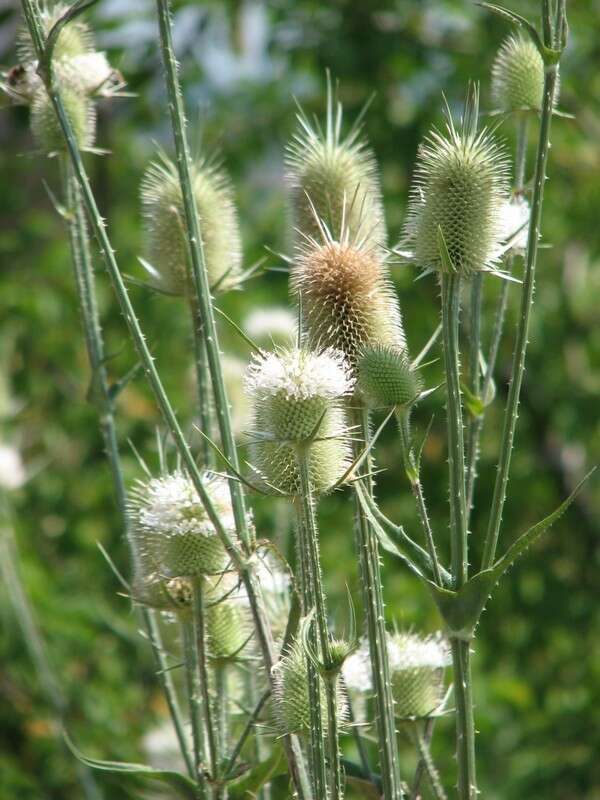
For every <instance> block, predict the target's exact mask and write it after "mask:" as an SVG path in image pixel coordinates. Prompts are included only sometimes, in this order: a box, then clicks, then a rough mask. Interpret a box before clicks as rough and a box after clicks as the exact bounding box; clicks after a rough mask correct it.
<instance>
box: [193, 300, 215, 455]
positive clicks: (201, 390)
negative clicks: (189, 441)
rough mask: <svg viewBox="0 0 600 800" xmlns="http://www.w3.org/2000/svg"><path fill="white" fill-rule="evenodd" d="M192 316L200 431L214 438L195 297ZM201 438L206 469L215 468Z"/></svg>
mask: <svg viewBox="0 0 600 800" xmlns="http://www.w3.org/2000/svg"><path fill="white" fill-rule="evenodd" d="M190 316H191V321H192V328H193V339H194V355H195V359H194V360H195V362H196V384H197V389H198V419H199V422H200V430H201V431H202V433H204V436H208V437H209V438H211V439H212V438H213V415H212V391H211V387H210V371H209V369H208V359H207V356H206V342H205V340H204V335H203V333H202V327H203V323H202V316H201V314H200V311H199V309H198V303H197V302H196V299H195V298H194V297H192V298H190ZM204 436H202V437H201V440H200V445H199V447H200V454H201V459H202V464H203V465H204V466H205V467H213V466H214V460H215V459H214V451H213V449H212V447H211V446H210V444H209V443H208V441H207V440H206V439H205V438H204Z"/></svg>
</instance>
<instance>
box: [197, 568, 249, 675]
mask: <svg viewBox="0 0 600 800" xmlns="http://www.w3.org/2000/svg"><path fill="white" fill-rule="evenodd" d="M226 577H227V576H223V577H219V578H216V579H212V587H210V588H209V590H208V591H207V593H206V633H207V639H208V648H209V653H210V656H211V658H212V659H213V660H215V661H234V660H236V659H237V658H239V657H240V656H242V655H243V651H244V650H245V648H246V646H247V645H248V644H249V640H250V637H251V634H252V620H251V618H250V615H249V612H248V606H247V603H245V602H244V599H243V598H242V597H241V596H240V595H241V593H240V591H239V590H237V589H236V587H235V586H233V587H232V586H230V585H229V584H230V583H231V580H226Z"/></svg>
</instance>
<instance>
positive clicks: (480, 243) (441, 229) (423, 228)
mask: <svg viewBox="0 0 600 800" xmlns="http://www.w3.org/2000/svg"><path fill="white" fill-rule="evenodd" d="M477 117H478V95H477V90H474V91H473V92H472V94H471V96H470V98H469V100H468V102H467V105H466V107H465V112H464V115H463V118H462V121H461V124H460V126H458V127H457V126H455V124H454V122H453V121H452V118H451V117H450V114H449V112H448V123H447V126H446V130H445V131H444V132H440V131H437V130H434V131H433V132H432V133H431V134H430V135H429V137H428V138H427V139H426V141H425V142H424V143H423V144H422V145H421V146H420V148H419V153H418V162H417V168H416V171H415V179H414V184H413V188H412V191H411V197H410V204H409V211H408V217H407V222H406V225H405V231H404V244H405V245H406V246H407V247H409V248H410V250H409V251H408V252H407V251H400V253H401V255H404V256H405V257H407V258H408V259H409V260H411V261H413V262H415V263H416V264H417V265H418V266H419V267H421V268H422V269H423V270H425V271H426V272H433V271H437V272H448V271H453V272H456V273H458V274H459V275H461V276H462V277H466V278H468V277H469V276H471V275H473V274H474V273H475V272H479V271H494V268H495V265H496V264H497V261H498V258H499V254H500V252H501V240H502V233H503V231H502V215H501V211H502V206H503V203H504V202H505V201H506V200H507V198H508V180H507V176H508V162H507V159H506V155H505V153H504V151H503V150H502V149H501V148H500V147H499V145H498V144H497V143H496V141H495V140H494V138H493V136H492V134H491V133H490V132H489V131H487V130H481V131H478V130H477ZM442 243H443V246H444V247H445V249H446V250H447V253H448V256H449V263H448V261H447V260H446V259H445V258H444V257H443V254H442Z"/></svg>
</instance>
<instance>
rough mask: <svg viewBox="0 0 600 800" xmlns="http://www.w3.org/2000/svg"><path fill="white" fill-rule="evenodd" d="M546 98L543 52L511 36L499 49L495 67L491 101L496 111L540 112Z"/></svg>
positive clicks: (531, 43)
mask: <svg viewBox="0 0 600 800" xmlns="http://www.w3.org/2000/svg"><path fill="white" fill-rule="evenodd" d="M543 95H544V61H543V59H542V56H541V54H540V51H539V50H538V48H537V47H536V45H535V44H534V43H533V41H532V40H531V39H530V38H529V37H526V36H523V35H522V34H513V35H511V36H509V37H508V38H507V39H505V40H504V41H503V42H502V44H501V45H500V49H499V50H498V52H497V54H496V58H495V59H494V63H493V65H492V97H493V100H494V102H495V104H496V107H497V109H498V110H499V111H513V112H514V111H517V112H518V111H539V110H540V109H541V107H542V99H543ZM555 97H556V95H555Z"/></svg>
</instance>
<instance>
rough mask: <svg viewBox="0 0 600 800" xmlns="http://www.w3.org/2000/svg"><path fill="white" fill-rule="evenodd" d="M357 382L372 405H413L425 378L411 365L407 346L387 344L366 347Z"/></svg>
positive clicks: (361, 357) (377, 406)
mask: <svg viewBox="0 0 600 800" xmlns="http://www.w3.org/2000/svg"><path fill="white" fill-rule="evenodd" d="M357 384H358V388H359V389H360V391H361V393H362V395H363V397H364V399H365V400H366V402H367V404H368V405H369V406H370V407H371V408H381V407H384V408H385V407H388V408H389V407H390V406H410V405H411V404H412V403H414V402H415V400H416V399H417V398H418V396H419V394H420V393H421V389H422V382H421V378H420V376H419V373H418V372H416V371H415V370H414V369H413V368H412V367H411V364H410V358H409V357H408V353H407V352H406V349H400V348H398V347H393V346H390V345H384V344H374V345H367V346H366V347H365V348H363V350H362V351H361V354H360V358H359V360H358V366H357Z"/></svg>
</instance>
